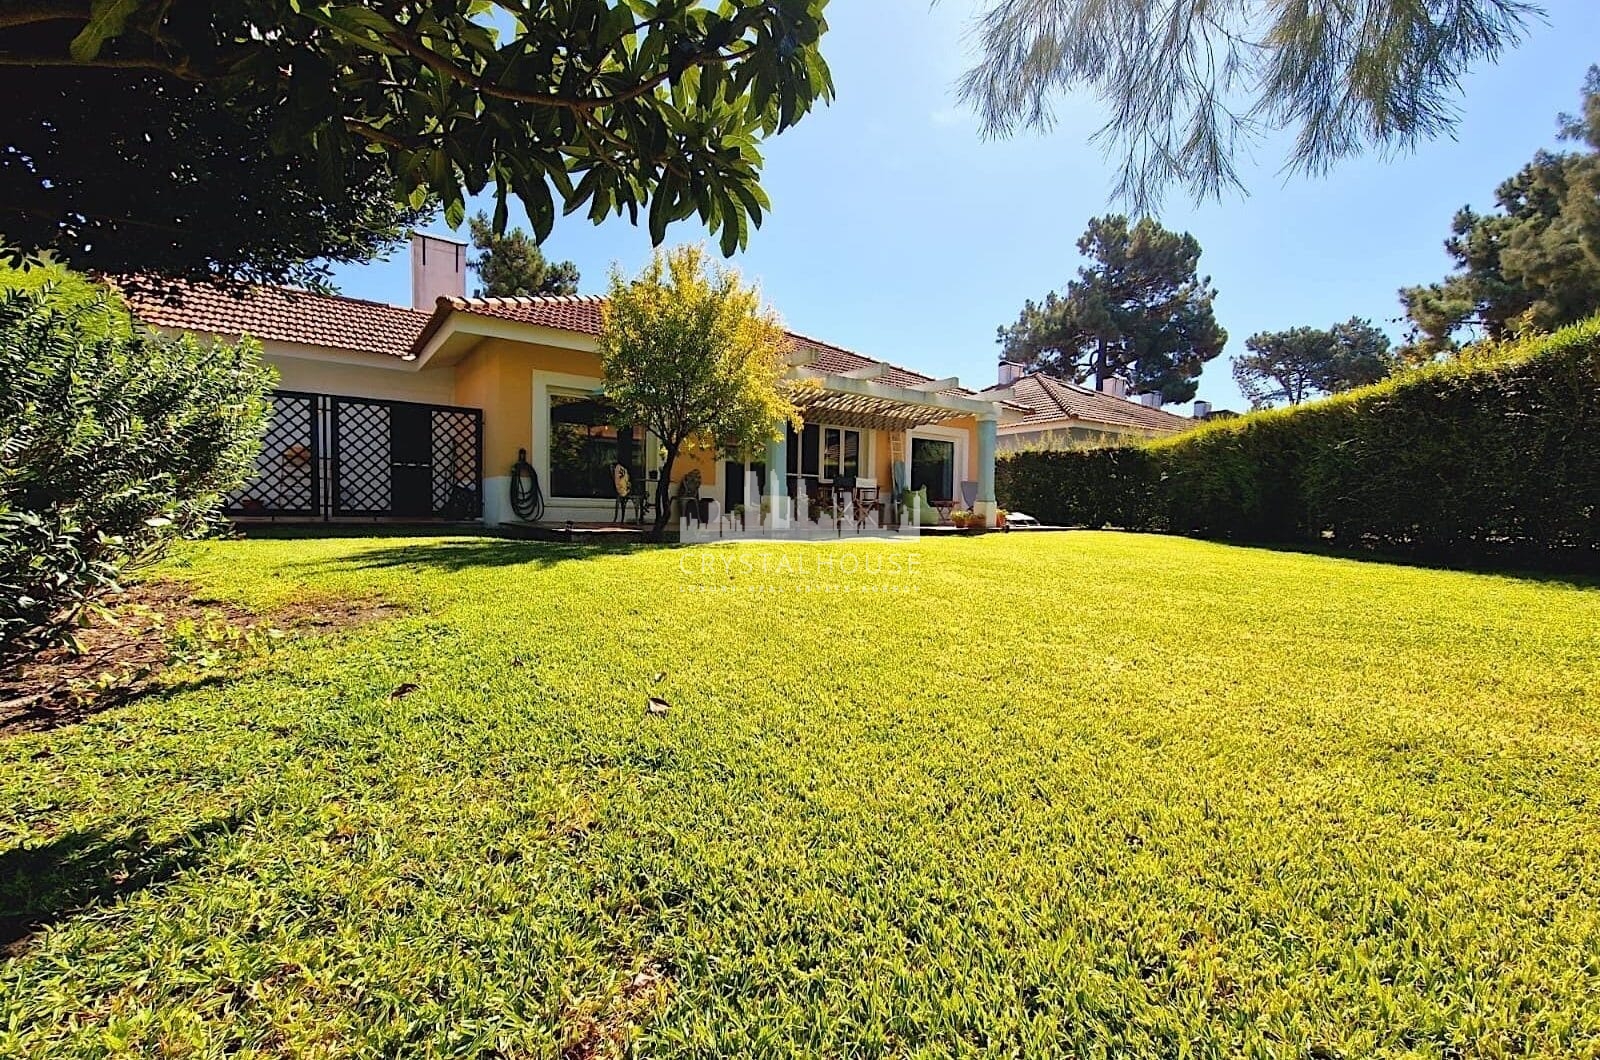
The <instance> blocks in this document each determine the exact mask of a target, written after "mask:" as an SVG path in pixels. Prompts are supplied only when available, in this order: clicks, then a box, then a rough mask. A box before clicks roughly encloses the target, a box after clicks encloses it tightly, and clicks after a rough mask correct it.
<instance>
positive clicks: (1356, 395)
mask: <svg viewBox="0 0 1600 1060" xmlns="http://www.w3.org/2000/svg"><path fill="white" fill-rule="evenodd" d="M1583 350H1587V351H1588V352H1589V354H1590V356H1592V357H1594V358H1596V359H1600V315H1596V316H1593V317H1590V318H1589V319H1587V320H1581V321H1579V322H1578V323H1576V324H1569V325H1568V326H1567V327H1564V328H1562V329H1560V330H1559V331H1553V332H1551V333H1549V334H1547V335H1530V336H1527V337H1525V338H1521V339H1516V340H1513V341H1511V342H1502V343H1496V342H1489V341H1485V342H1481V343H1477V344H1475V345H1473V346H1469V347H1467V348H1466V349H1464V350H1463V351H1462V352H1461V353H1460V354H1459V355H1458V356H1456V357H1452V358H1450V359H1449V360H1445V361H1434V362H1432V363H1429V364H1424V365H1420V366H1418V367H1416V368H1411V369H1408V370H1406V371H1404V372H1400V373H1398V374H1396V375H1392V376H1390V377H1389V378H1388V379H1384V380H1381V381H1380V382H1377V383H1372V384H1370V385H1368V386H1363V387H1357V388H1356V389H1354V390H1348V391H1346V392H1344V393H1342V394H1333V395H1331V396H1329V397H1325V398H1320V399H1318V400H1316V401H1308V402H1306V403H1304V404H1301V405H1290V406H1287V407H1284V408H1271V409H1259V410H1257V411H1255V412H1250V413H1247V414H1246V415H1243V416H1238V417H1235V418H1233V419H1226V420H1212V421H1210V422H1207V423H1201V424H1197V425H1196V426H1195V427H1193V428H1191V429H1190V430H1187V431H1183V432H1180V433H1178V434H1171V435H1167V436H1165V437H1161V438H1151V439H1148V440H1145V441H1141V442H1136V443H1133V445H1132V446H1131V447H1134V448H1143V449H1165V448H1169V447H1172V446H1177V445H1184V444H1187V443H1190V442H1193V441H1195V440H1197V439H1200V438H1204V437H1208V436H1211V435H1217V434H1225V433H1230V432H1243V431H1248V430H1252V429H1254V428H1256V427H1259V426H1261V425H1263V424H1265V423H1269V422H1275V421H1277V420H1282V419H1286V418H1289V417H1293V416H1314V415H1317V414H1319V413H1322V412H1327V411H1330V410H1333V409H1339V408H1343V407H1345V406H1347V405H1360V404H1365V403H1366V402H1369V401H1372V400H1374V399H1377V398H1382V397H1386V396H1389V395H1391V394H1394V393H1397V392H1399V391H1402V390H1405V389H1408V388H1411V387H1417V386H1422V385H1425V384H1427V383H1430V382H1433V381H1435V380H1438V379H1441V378H1448V377H1451V376H1460V377H1469V376H1486V377H1492V376H1495V375H1497V374H1499V373H1501V372H1505V371H1507V370H1510V369H1515V368H1520V367H1522V366H1524V365H1526V364H1528V363H1530V362H1532V361H1537V360H1542V359H1544V358H1547V357H1559V356H1561V355H1563V354H1566V353H1570V352H1573V351H1580V352H1581V351H1583ZM1126 447H1129V446H1126V445H1115V446H1104V447H1101V448H1126Z"/></svg>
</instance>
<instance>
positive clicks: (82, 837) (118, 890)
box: [0, 813, 243, 958]
mask: <svg viewBox="0 0 1600 1060" xmlns="http://www.w3.org/2000/svg"><path fill="white" fill-rule="evenodd" d="M242 816H243V814H241V813H234V814H231V815H229V816H228V817H225V818H222V819H221V820H217V821H211V822H209V823H206V824H202V825H199V826H197V827H195V828H192V829H190V830H188V831H186V832H180V833H179V834H178V835H175V836H173V837H172V838H170V839H164V840H162V841H161V842H158V843H152V842H151V841H150V838H149V836H148V835H147V834H146V832H145V830H144V829H143V828H135V829H134V830H133V831H131V832H127V833H122V834H112V833H111V832H110V830H109V829H107V828H91V829H86V830H84V831H79V832H68V833H67V834H65V835H62V836H59V837H57V838H56V839H53V840H51V841H50V842H48V843H46V844H44V845H43V846H31V847H29V846H24V847H17V848H15V849H13V850H7V851H5V852H4V853H0V957H3V958H11V957H16V956H19V955H20V954H22V953H23V952H24V951H25V950H26V949H27V947H28V942H29V940H30V939H31V938H32V937H33V936H34V935H35V934H37V933H38V932H39V931H42V930H43V929H45V928H47V927H49V926H51V925H52V924H56V923H59V922H60V921H62V920H66V919H68V918H69V917H72V916H76V915H78V914H81V913H85V912H88V911H89V910H91V909H96V908H100V907H102V906H106V905H110V904H111V903H113V902H116V901H117V900H119V899H121V898H124V897H126V896H127V895H130V894H134V893H136V892H138V891H141V890H144V889H145V888H147V887H153V886H155V885H157V884H160V883H162V882H164V881H166V880H169V879H171V878H172V877H174V876H176V875H177V874H178V873H180V872H182V871H183V870H184V869H186V868H189V867H191V866H193V865H196V864H198V863H199V862H200V860H201V858H202V856H203V855H204V853H205V848H206V845H207V843H208V842H209V841H210V840H211V839H212V838H213V837H215V836H218V835H223V834H226V833H228V832H231V831H233V830H234V829H235V828H237V827H238V825H239V822H240V820H241V818H242Z"/></svg>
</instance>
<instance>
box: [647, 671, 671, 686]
mask: <svg viewBox="0 0 1600 1060" xmlns="http://www.w3.org/2000/svg"><path fill="white" fill-rule="evenodd" d="M666 679H667V671H665V670H658V671H656V675H655V676H654V677H652V678H651V679H650V683H651V684H653V685H659V684H660V683H661V682H663V681H665V680H666Z"/></svg>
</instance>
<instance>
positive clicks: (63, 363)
mask: <svg viewBox="0 0 1600 1060" xmlns="http://www.w3.org/2000/svg"><path fill="white" fill-rule="evenodd" d="M270 386H271V371H270V369H268V368H266V367H264V366H263V365H262V364H261V362H260V361H259V359H258V358H257V356H256V354H255V351H254V350H253V348H251V347H250V346H249V345H246V344H241V345H240V346H237V347H230V346H226V345H220V344H215V345H201V344H199V343H197V342H195V341H194V340H193V339H191V338H187V337H186V338H183V339H167V338H160V337H157V336H153V335H148V334H144V333H142V332H135V331H134V330H133V329H132V328H131V327H130V325H129V323H128V320H127V317H126V314H125V313H124V312H123V310H122V309H121V307H120V306H119V305H118V304H117V303H116V301H115V300H114V299H113V297H112V296H111V295H110V294H109V293H108V292H103V291H97V292H94V293H92V294H89V295H87V296H86V294H85V288H84V287H83V286H81V284H79V285H71V284H69V285H63V286H57V285H53V284H52V285H46V286H44V287H40V288H37V289H34V290H18V289H5V290H0V666H9V665H12V664H14V663H16V662H17V661H19V660H20V659H22V658H24V657H26V656H27V655H29V654H32V653H34V652H37V651H39V650H41V649H43V648H46V647H50V646H52V645H55V644H59V643H61V642H62V641H64V640H66V639H68V638H69V637H70V630H71V627H72V624H73V623H74V621H75V620H76V619H77V617H78V615H79V614H80V612H81V611H82V609H83V608H84V606H86V605H87V604H88V603H89V602H90V601H92V600H93V599H94V598H95V597H96V596H98V595H100V594H101V593H104V592H106V591H109V590H112V589H114V588H115V587H116V584H117V579H118V578H119V576H120V575H121V573H122V572H123V571H124V570H125V569H126V568H127V567H128V566H129V565H130V564H133V563H136V562H139V561H142V560H146V559H149V558H151V557H153V556H154V555H155V554H157V553H158V552H159V551H160V549H161V547H162V546H163V545H164V544H165V543H166V542H168V541H170V540H172V539H173V538H175V537H179V536H195V535H197V534H199V533H201V532H203V531H204V530H205V529H206V528H207V527H208V526H210V525H211V521H212V519H213V517H214V513H215V512H216V510H217V508H218V507H219V506H220V503H221V500H222V498H223V496H224V495H225V494H226V493H227V492H228V491H230V490H232V489H234V488H236V487H237V486H238V485H240V484H241V483H242V482H243V481H244V480H245V478H246V477H247V476H248V475H249V474H250V473H251V470H252V465H253V461H254V459H255V453H256V449H257V447H258V445H259V444H260V437H261V432H262V430H263V429H264V427H265V423H266V415H267V398H266V394H267V391H268V389H269V388H270Z"/></svg>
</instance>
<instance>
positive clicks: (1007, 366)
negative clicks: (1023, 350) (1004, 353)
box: [1000, 361, 1027, 386]
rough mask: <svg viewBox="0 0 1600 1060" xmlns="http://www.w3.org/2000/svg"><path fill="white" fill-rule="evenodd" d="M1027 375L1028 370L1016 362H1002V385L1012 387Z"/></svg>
mask: <svg viewBox="0 0 1600 1060" xmlns="http://www.w3.org/2000/svg"><path fill="white" fill-rule="evenodd" d="M1025 374H1027V368H1026V367H1025V366H1024V365H1020V364H1018V363H1017V362H1016V361H1001V362H1000V385H1001V386H1010V385H1011V384H1012V383H1015V382H1016V381H1017V380H1018V379H1021V378H1022V377H1023V376H1024V375H1025Z"/></svg>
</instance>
